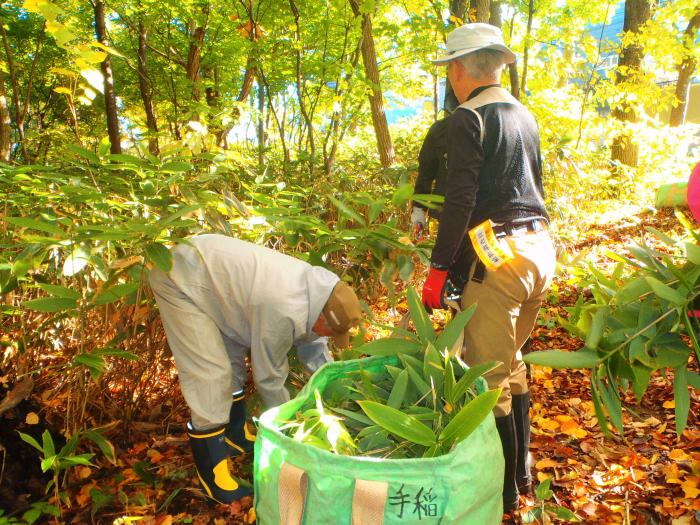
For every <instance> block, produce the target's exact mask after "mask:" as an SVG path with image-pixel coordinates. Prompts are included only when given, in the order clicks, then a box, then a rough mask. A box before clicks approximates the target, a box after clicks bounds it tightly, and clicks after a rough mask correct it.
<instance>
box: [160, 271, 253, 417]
mask: <svg viewBox="0 0 700 525" xmlns="http://www.w3.org/2000/svg"><path fill="white" fill-rule="evenodd" d="M150 283H151V289H152V290H153V294H154V295H155V298H156V301H157V303H158V309H159V310H160V317H161V319H162V321H163V327H164V328H165V335H166V336H167V338H168V344H169V345H170V349H171V351H172V353H173V357H174V358H175V365H176V366H177V371H178V375H179V378H180V388H181V389H182V395H183V396H184V398H185V401H186V402H187V405H188V406H189V407H190V410H191V412H192V425H193V426H194V428H196V429H197V430H207V429H211V428H214V427H217V426H221V425H225V424H226V423H228V419H229V411H230V409H231V399H232V394H233V392H237V391H240V390H243V388H244V387H245V381H246V364H245V358H246V355H247V354H248V349H247V348H246V347H244V346H242V345H240V344H238V343H237V342H236V341H233V340H232V339H231V338H229V337H227V336H226V335H224V334H223V333H222V332H221V330H219V327H218V326H217V325H216V324H215V323H214V321H213V320H212V319H211V318H210V317H209V316H208V315H207V314H206V313H204V312H202V311H201V310H200V309H199V308H198V307H197V305H195V304H194V303H193V302H192V301H191V300H190V299H189V297H187V296H186V295H185V294H184V293H183V292H182V291H181V290H180V289H179V288H178V287H177V285H176V284H175V283H174V282H173V281H172V280H171V279H170V277H168V276H167V275H166V274H165V273H163V272H161V271H157V270H154V271H152V272H151V275H150Z"/></svg>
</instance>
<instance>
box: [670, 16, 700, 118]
mask: <svg viewBox="0 0 700 525" xmlns="http://www.w3.org/2000/svg"><path fill="white" fill-rule="evenodd" d="M698 28H700V8H698V9H696V11H695V14H694V15H693V18H691V19H690V22H688V27H687V28H686V29H685V32H684V33H683V47H684V48H685V56H684V57H683V60H682V61H681V63H680V64H679V65H678V81H677V82H676V98H677V99H678V106H676V107H674V108H671V116H670V118H669V122H668V124H669V126H672V127H676V126H681V125H682V124H684V123H685V112H686V111H687V109H688V92H689V90H690V79H691V78H692V76H693V71H695V67H696V65H697V59H696V58H695V57H694V56H693V50H694V48H695V34H696V33H697V32H698Z"/></svg>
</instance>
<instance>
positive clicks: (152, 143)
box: [138, 20, 160, 155]
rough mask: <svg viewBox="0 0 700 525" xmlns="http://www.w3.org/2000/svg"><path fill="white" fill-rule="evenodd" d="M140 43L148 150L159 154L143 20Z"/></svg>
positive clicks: (139, 66)
mask: <svg viewBox="0 0 700 525" xmlns="http://www.w3.org/2000/svg"><path fill="white" fill-rule="evenodd" d="M138 32H139V45H138V59H139V64H138V75H139V91H140V93H141V100H142V101H143V109H144V111H145V112H146V126H147V127H148V151H150V152H151V154H153V155H158V153H159V152H160V148H159V147H158V121H157V120H156V115H155V112H154V110H153V90H152V88H151V81H150V77H149V76H148V64H147V62H146V42H147V40H148V33H147V31H146V26H144V25H143V20H139V27H138Z"/></svg>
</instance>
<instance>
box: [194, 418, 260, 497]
mask: <svg viewBox="0 0 700 525" xmlns="http://www.w3.org/2000/svg"><path fill="white" fill-rule="evenodd" d="M225 430H226V429H225V427H220V428H217V429H213V430H204V431H197V430H194V428H192V424H191V423H188V424H187V435H188V436H189V438H190V446H191V447H192V455H193V456H194V464H195V466H196V467H197V475H198V476H199V482H200V483H201V485H202V489H203V490H204V493H205V494H206V495H207V496H208V497H209V498H211V499H213V500H214V501H217V502H219V503H226V504H228V503H232V502H234V501H236V500H239V499H241V498H242V497H244V496H250V495H252V493H253V491H252V490H251V489H250V488H248V487H245V486H242V485H241V484H240V482H239V481H238V480H237V479H236V478H234V477H233V476H231V472H230V470H229V468H228V461H227V460H228V458H229V457H230V450H229V447H228V445H227V444H226V440H225V436H224V432H225Z"/></svg>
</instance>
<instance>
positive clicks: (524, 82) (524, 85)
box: [511, 0, 535, 93]
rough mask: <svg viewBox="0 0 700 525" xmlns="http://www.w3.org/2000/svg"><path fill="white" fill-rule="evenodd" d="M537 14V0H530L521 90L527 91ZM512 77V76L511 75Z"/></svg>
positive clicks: (522, 91)
mask: <svg viewBox="0 0 700 525" xmlns="http://www.w3.org/2000/svg"><path fill="white" fill-rule="evenodd" d="M534 15H535V0H530V2H529V4H528V7H527V31H526V33H525V47H524V49H523V76H522V77H521V78H520V92H521V93H525V92H526V91H527V65H528V64H527V59H528V53H529V51H530V37H531V36H532V19H533V18H534ZM511 78H512V76H511Z"/></svg>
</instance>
